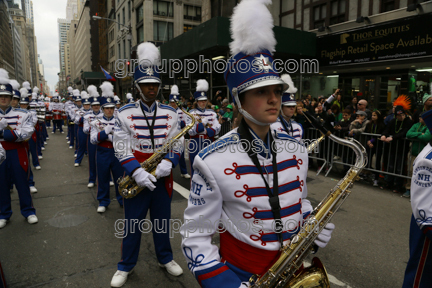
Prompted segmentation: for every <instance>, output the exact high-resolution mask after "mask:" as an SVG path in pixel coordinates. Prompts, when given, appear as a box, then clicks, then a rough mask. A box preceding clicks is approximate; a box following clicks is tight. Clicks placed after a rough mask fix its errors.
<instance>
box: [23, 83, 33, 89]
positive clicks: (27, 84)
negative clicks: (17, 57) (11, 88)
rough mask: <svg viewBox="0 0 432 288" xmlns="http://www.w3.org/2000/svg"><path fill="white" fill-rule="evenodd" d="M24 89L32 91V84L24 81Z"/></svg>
mask: <svg viewBox="0 0 432 288" xmlns="http://www.w3.org/2000/svg"><path fill="white" fill-rule="evenodd" d="M22 87H23V88H26V89H27V90H31V87H30V83H29V82H28V81H24V82H23V84H22Z"/></svg>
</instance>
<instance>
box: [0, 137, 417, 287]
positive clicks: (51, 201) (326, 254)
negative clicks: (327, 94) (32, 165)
mask: <svg viewBox="0 0 432 288" xmlns="http://www.w3.org/2000/svg"><path fill="white" fill-rule="evenodd" d="M65 131H67V129H66V130H65ZM49 136H50V140H48V145H47V146H46V150H45V151H44V154H43V156H44V159H43V160H41V166H42V170H33V173H34V175H35V181H36V187H37V189H38V193H36V194H34V195H33V204H34V206H35V208H36V213H37V216H38V218H39V223H38V224H35V225H30V224H28V223H27V222H26V221H25V219H24V218H23V217H22V216H21V214H20V212H19V201H18V196H17V192H16V191H14V192H13V193H12V195H11V196H12V199H13V202H12V208H13V211H14V214H13V215H12V218H11V221H10V222H9V223H8V224H7V226H6V227H5V228H3V229H1V230H0V243H1V244H0V260H1V263H2V266H3V269H4V273H5V276H6V280H7V283H8V285H9V287H109V286H110V281H111V278H112V276H113V274H114V272H115V271H116V270H117V262H118V261H119V260H120V257H121V255H120V247H121V239H120V238H117V237H116V236H115V233H116V229H115V222H116V221H117V220H118V219H122V218H123V209H122V208H120V206H119V204H118V203H117V202H116V200H115V199H114V188H113V187H112V188H111V196H112V199H113V200H112V202H111V204H110V206H109V208H108V209H107V211H106V212H105V213H103V214H99V213H97V212H96V208H97V206H98V203H97V201H96V191H97V188H96V187H94V188H91V189H89V188H87V184H88V169H87V167H88V161H87V157H84V160H83V162H82V163H81V166H79V167H74V157H73V150H72V149H68V145H67V144H66V140H65V137H66V134H58V133H57V134H55V135H53V134H51V130H49ZM315 172H316V170H310V171H309V177H308V183H307V184H308V193H309V199H310V200H311V202H312V204H313V206H316V204H318V203H319V201H321V199H322V198H324V196H325V195H326V194H327V193H328V192H329V191H330V189H331V188H333V187H334V186H335V185H336V184H337V181H339V179H340V178H341V177H342V176H341V175H339V174H337V173H336V172H334V173H333V174H330V175H329V176H328V177H324V176H323V175H319V176H316V173H315ZM174 181H175V183H176V184H175V187H176V189H177V190H178V192H180V193H177V192H175V193H174V196H173V201H172V218H173V219H180V220H183V211H184V209H185V208H186V206H187V199H186V198H185V197H187V192H188V189H189V180H186V179H184V178H181V177H180V171H179V168H176V169H175V175H174ZM182 194H183V195H182ZM410 217H411V206H410V202H409V200H408V199H406V198H401V197H400V195H399V194H398V195H395V194H393V193H392V192H391V191H382V190H380V189H378V188H375V187H372V186H371V185H370V184H366V183H356V184H355V185H354V187H353V188H352V194H351V195H350V196H349V197H348V198H347V200H346V202H345V203H344V204H343V206H342V207H341V209H340V210H339V212H338V213H336V214H335V216H334V218H333V220H332V222H333V223H335V225H336V229H335V230H334V232H333V234H332V239H331V241H330V243H329V244H328V246H327V247H326V248H324V249H320V250H319V251H318V253H317V255H316V256H318V257H320V259H321V260H322V261H323V263H324V265H325V266H326V269H327V272H328V273H329V275H330V281H331V284H332V287H355V288H359V287H368V288H369V287H380V288H382V287H389V288H393V287H401V286H402V281H403V275H404V270H405V265H406V262H407V260H408V256H409V253H408V238H409V235H408V234H409V222H410ZM213 241H214V243H215V244H218V243H219V237H218V236H216V235H215V237H214V239H213ZM180 243H181V237H180V235H179V234H178V233H175V234H174V235H173V238H172V240H171V245H172V248H173V252H174V259H175V260H176V262H177V263H178V264H179V265H180V266H181V267H182V268H183V270H184V274H183V275H181V276H180V277H174V276H171V275H169V274H168V273H167V272H166V271H165V270H164V269H161V268H160V267H158V265H157V260H156V256H155V253H154V247H153V239H152V236H151V235H150V234H143V237H142V242H141V252H140V257H139V260H138V264H137V266H136V267H135V269H134V273H133V274H131V275H130V277H129V280H128V282H127V283H126V285H125V286H124V287H199V285H198V284H197V282H196V280H195V279H194V277H193V276H192V274H191V273H190V272H189V271H188V269H187V265H186V261H185V260H184V257H183V254H182V253H181V249H180ZM221 288H222V287H221Z"/></svg>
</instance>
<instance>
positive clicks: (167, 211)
mask: <svg viewBox="0 0 432 288" xmlns="http://www.w3.org/2000/svg"><path fill="white" fill-rule="evenodd" d="M155 185H156V188H155V189H154V190H153V191H150V190H149V189H144V190H143V191H141V193H139V194H138V195H137V196H135V197H134V198H131V199H124V215H125V229H124V234H123V237H124V238H123V243H122V260H121V261H120V262H119V263H118V265H117V269H118V270H121V271H127V272H129V271H130V270H132V268H133V267H134V266H135V265H136V263H137V261H138V255H139V250H140V244H141V234H142V233H150V232H151V233H152V234H153V243H154V247H155V250H156V257H157V260H158V261H159V263H161V264H166V263H168V262H171V261H172V260H173V255H172V249H171V244H170V238H169V229H170V225H169V224H170V218H171V199H172V194H171V195H169V194H168V191H167V190H166V188H165V179H164V178H162V179H159V180H158V181H157V182H156V184H155ZM149 209H150V221H151V225H150V223H148V222H149V221H148V219H147V220H146V216H147V211H148V210H149ZM146 223H147V224H146Z"/></svg>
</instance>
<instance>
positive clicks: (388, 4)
mask: <svg viewBox="0 0 432 288" xmlns="http://www.w3.org/2000/svg"><path fill="white" fill-rule="evenodd" d="M397 2H399V1H397ZM396 6H398V5H397V3H396V1H395V0H381V13H383V12H387V11H391V10H395V9H397V8H398V7H396Z"/></svg>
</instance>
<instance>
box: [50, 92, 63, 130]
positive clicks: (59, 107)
mask: <svg viewBox="0 0 432 288" xmlns="http://www.w3.org/2000/svg"><path fill="white" fill-rule="evenodd" d="M53 101H54V102H52V103H50V104H51V105H50V106H49V108H48V109H49V111H51V112H52V113H53V131H52V132H51V133H53V134H55V132H56V130H57V129H59V131H60V133H64V132H63V119H62V113H63V111H64V110H65V105H64V104H63V103H60V96H59V94H58V93H57V92H55V93H54V96H53Z"/></svg>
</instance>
